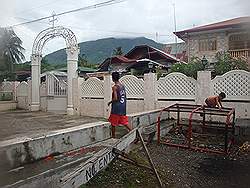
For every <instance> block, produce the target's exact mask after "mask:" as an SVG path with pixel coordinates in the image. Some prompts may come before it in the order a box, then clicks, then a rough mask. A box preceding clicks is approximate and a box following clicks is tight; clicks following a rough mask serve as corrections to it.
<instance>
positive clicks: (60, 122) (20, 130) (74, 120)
mask: <svg viewBox="0 0 250 188" xmlns="http://www.w3.org/2000/svg"><path fill="white" fill-rule="evenodd" d="M100 120H103V118H93V117H86V116H67V115H66V114H55V113H47V112H29V111H24V110H15V111H5V112H0V129H1V131H0V141H3V140H9V139H13V138H17V137H29V138H35V137H39V136H44V135H46V134H47V132H48V131H54V130H60V129H65V128H69V127H74V126H78V125H82V124H85V123H91V122H95V121H100Z"/></svg>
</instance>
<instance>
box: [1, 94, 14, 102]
mask: <svg viewBox="0 0 250 188" xmlns="http://www.w3.org/2000/svg"><path fill="white" fill-rule="evenodd" d="M12 100H13V93H12V92H0V101H12Z"/></svg>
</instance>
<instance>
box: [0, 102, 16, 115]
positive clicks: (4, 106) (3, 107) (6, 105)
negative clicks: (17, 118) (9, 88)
mask: <svg viewBox="0 0 250 188" xmlns="http://www.w3.org/2000/svg"><path fill="white" fill-rule="evenodd" d="M16 106H17V103H16V102H15V101H0V112H2V111H7V110H15V109H16Z"/></svg>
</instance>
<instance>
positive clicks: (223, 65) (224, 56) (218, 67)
mask: <svg viewBox="0 0 250 188" xmlns="http://www.w3.org/2000/svg"><path fill="white" fill-rule="evenodd" d="M231 70H246V71H249V69H248V65H247V61H246V60H244V59H241V58H237V59H236V58H232V57H231V56H230V54H229V53H228V52H218V53H217V54H216V63H215V65H214V71H215V75H222V74H224V73H226V72H228V71H231Z"/></svg>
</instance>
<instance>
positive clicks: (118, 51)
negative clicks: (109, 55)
mask: <svg viewBox="0 0 250 188" xmlns="http://www.w3.org/2000/svg"><path fill="white" fill-rule="evenodd" d="M122 54H123V51H122V47H121V46H119V47H116V48H115V49H114V50H113V55H122Z"/></svg>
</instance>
